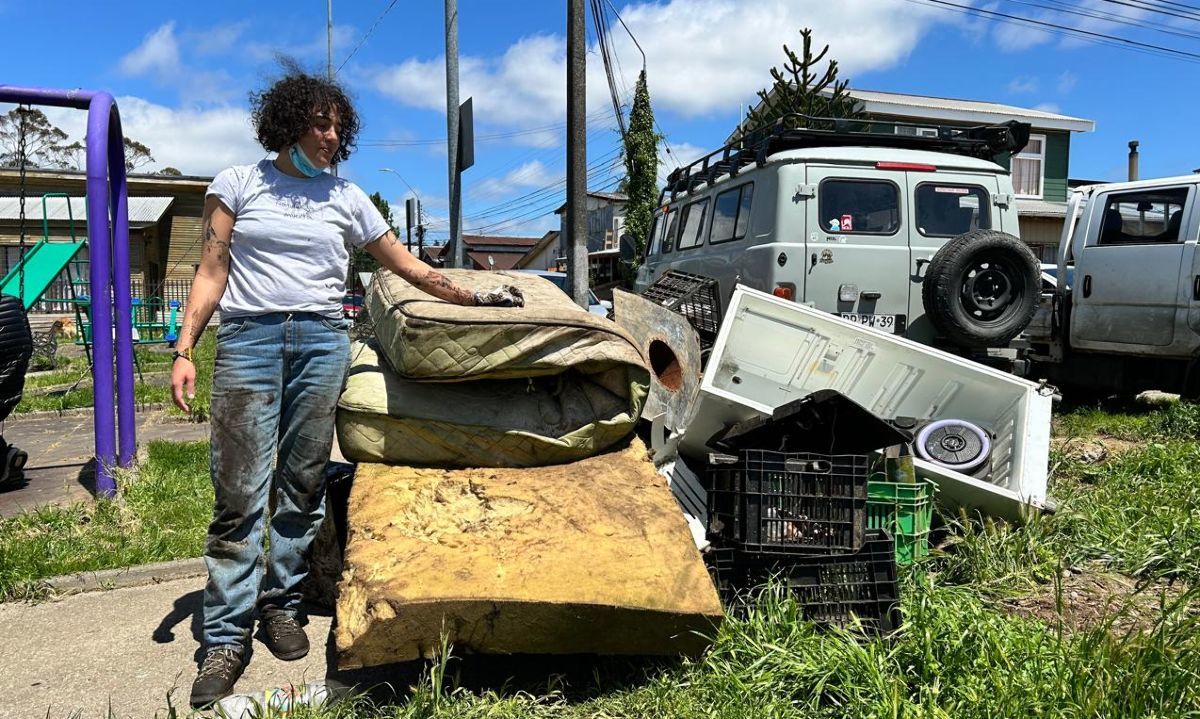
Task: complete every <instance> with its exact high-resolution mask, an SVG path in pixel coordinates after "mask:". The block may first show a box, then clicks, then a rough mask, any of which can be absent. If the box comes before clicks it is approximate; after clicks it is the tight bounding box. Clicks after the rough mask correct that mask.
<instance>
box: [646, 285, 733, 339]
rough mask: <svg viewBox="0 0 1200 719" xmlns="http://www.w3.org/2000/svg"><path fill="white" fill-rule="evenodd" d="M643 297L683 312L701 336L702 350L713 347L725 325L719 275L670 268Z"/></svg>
mask: <svg viewBox="0 0 1200 719" xmlns="http://www.w3.org/2000/svg"><path fill="white" fill-rule="evenodd" d="M642 297H644V298H646V299H647V300H650V301H651V302H654V303H656V304H659V305H662V306H663V307H666V308H667V309H669V310H671V311H673V312H678V313H679V314H681V315H683V316H684V318H685V319H686V320H687V321H688V323H689V324H691V326H692V327H693V328H694V329H695V330H696V334H697V335H699V337H700V350H701V351H702V352H706V351H708V350H710V349H712V346H713V344H714V343H716V341H717V332H718V330H720V329H721V295H720V293H719V285H718V284H717V281H716V280H715V279H713V278H711V277H704V276H702V275H693V274H689V273H687V272H680V271H679V270H668V271H667V272H666V273H665V274H664V275H663V276H662V277H659V278H658V279H657V280H655V281H654V284H652V285H650V286H649V287H647V288H646V289H645V290H644V291H643V292H642Z"/></svg>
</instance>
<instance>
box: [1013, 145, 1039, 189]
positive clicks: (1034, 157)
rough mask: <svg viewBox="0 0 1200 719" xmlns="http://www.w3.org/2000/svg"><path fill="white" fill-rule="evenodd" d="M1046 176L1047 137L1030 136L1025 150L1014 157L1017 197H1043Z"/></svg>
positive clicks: (1014, 179) (1014, 184) (1014, 181)
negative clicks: (1043, 184)
mask: <svg viewBox="0 0 1200 719" xmlns="http://www.w3.org/2000/svg"><path fill="white" fill-rule="evenodd" d="M1045 175H1046V136H1045V135H1030V136H1029V142H1028V143H1027V144H1026V145H1025V149H1023V150H1021V151H1020V152H1018V153H1017V154H1016V155H1013V159H1012V181H1013V191H1014V192H1016V194H1017V197H1039V198H1040V197H1041V196H1042V180H1043V179H1044V178H1045Z"/></svg>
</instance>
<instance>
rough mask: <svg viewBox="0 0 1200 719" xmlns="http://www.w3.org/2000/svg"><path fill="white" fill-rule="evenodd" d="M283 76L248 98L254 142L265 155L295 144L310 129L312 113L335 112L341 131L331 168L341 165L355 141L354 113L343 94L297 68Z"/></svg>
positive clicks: (348, 155) (326, 82)
mask: <svg viewBox="0 0 1200 719" xmlns="http://www.w3.org/2000/svg"><path fill="white" fill-rule="evenodd" d="M286 70H287V74H286V75H284V77H283V78H282V79H280V80H277V81H276V82H275V83H274V84H273V85H271V87H269V88H267V89H266V90H264V91H262V92H254V93H251V94H250V111H251V118H252V119H253V122H254V131H255V133H256V134H257V136H258V142H259V144H260V145H262V146H263V149H265V150H267V151H268V152H277V151H278V150H279V148H281V147H283V146H284V145H291V144H293V143H295V142H296V141H297V140H299V139H300V138H301V137H302V136H303V135H304V133H306V132H308V130H309V128H311V127H312V118H313V113H314V112H324V111H326V110H328V109H330V108H332V109H335V110H337V114H338V121H339V123H340V125H341V127H340V128H339V130H338V140H339V143H338V150H337V152H336V153H335V154H334V156H333V158H332V164H334V165H336V164H338V163H339V162H344V161H346V160H347V159H349V158H350V153H352V152H354V149H355V143H356V142H357V141H358V128H359V122H358V113H356V112H355V111H354V105H353V104H351V102H350V98H349V97H348V96H347V95H346V92H345V90H343V89H342V87H341V86H340V85H338V84H337V83H336V82H334V81H332V80H327V79H325V78H323V77H319V76H317V75H310V74H308V73H305V72H303V71H301V70H299V69H298V68H295V67H288V68H286Z"/></svg>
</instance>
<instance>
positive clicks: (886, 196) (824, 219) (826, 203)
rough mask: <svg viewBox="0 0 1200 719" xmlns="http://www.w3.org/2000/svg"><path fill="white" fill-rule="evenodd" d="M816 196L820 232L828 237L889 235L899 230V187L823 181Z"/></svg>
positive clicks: (890, 184)
mask: <svg viewBox="0 0 1200 719" xmlns="http://www.w3.org/2000/svg"><path fill="white" fill-rule="evenodd" d="M819 194H820V196H821V206H820V210H819V211H820V213H821V229H823V230H825V231H826V232H828V233H830V234H839V235H843V234H845V235H850V234H856V235H891V234H894V233H895V232H896V230H898V229H899V228H900V188H898V187H896V185H894V184H892V183H891V182H882V181H879V180H825V181H824V182H822V183H821V187H820V191H819ZM834 223H836V225H835V224H834Z"/></svg>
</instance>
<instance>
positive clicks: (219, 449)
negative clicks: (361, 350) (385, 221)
mask: <svg viewBox="0 0 1200 719" xmlns="http://www.w3.org/2000/svg"><path fill="white" fill-rule="evenodd" d="M348 328H349V322H348V321H346V320H341V319H337V320H333V319H328V318H324V317H321V316H320V315H315V314H309V313H303V312H297V313H273V314H265V315H257V316H253V317H236V318H233V319H229V320H226V321H223V322H221V325H220V327H219V328H218V329H217V359H216V366H215V368H214V371H213V386H212V411H211V417H212V419H211V424H212V450H211V454H210V458H209V466H210V470H211V472H212V482H213V489H214V490H215V492H216V503H215V506H214V507H213V519H212V524H211V525H210V526H209V528H208V541H207V543H206V544H205V548H204V561H205V563H206V564H207V565H208V584H207V585H206V586H205V588H204V645H205V647H206V648H208V649H211V648H213V647H218V646H233V647H235V648H237V649H239V650H242V649H243V646H244V645H245V643H246V642H248V641H249V637H250V633H251V629H252V626H253V621H254V615H255V609H256V607H257V610H258V613H259V615H260V616H266V615H269V614H272V613H285V614H289V615H292V616H294V615H295V613H296V607H297V605H298V604H299V603H300V593H299V591H298V589H297V586H298V584H299V583H300V580H301V579H303V578H304V576H305V575H306V574H307V573H308V557H309V552H310V549H311V545H312V540H313V538H314V537H315V536H316V534H317V529H318V528H319V527H320V525H321V521H322V519H323V518H324V516H325V486H324V469H325V463H326V462H328V461H329V452H330V448H331V445H332V443H333V431H334V412H335V411H336V409H337V400H338V396H339V395H340V394H341V390H342V385H343V383H344V382H345V379H346V370H347V367H348V364H349V360H350V339H349V336H348V335H347V329H348ZM271 492H274V509H273V511H272V512H271V517H270V550H269V552H268V553H267V554H268V556H267V557H266V563H265V575H264V572H263V571H261V569H260V567H262V566H263V562H262V555H263V529H264V527H263V525H264V517H265V515H266V513H267V508H268V504H269V501H268V500H269V496H270V493H271Z"/></svg>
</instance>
